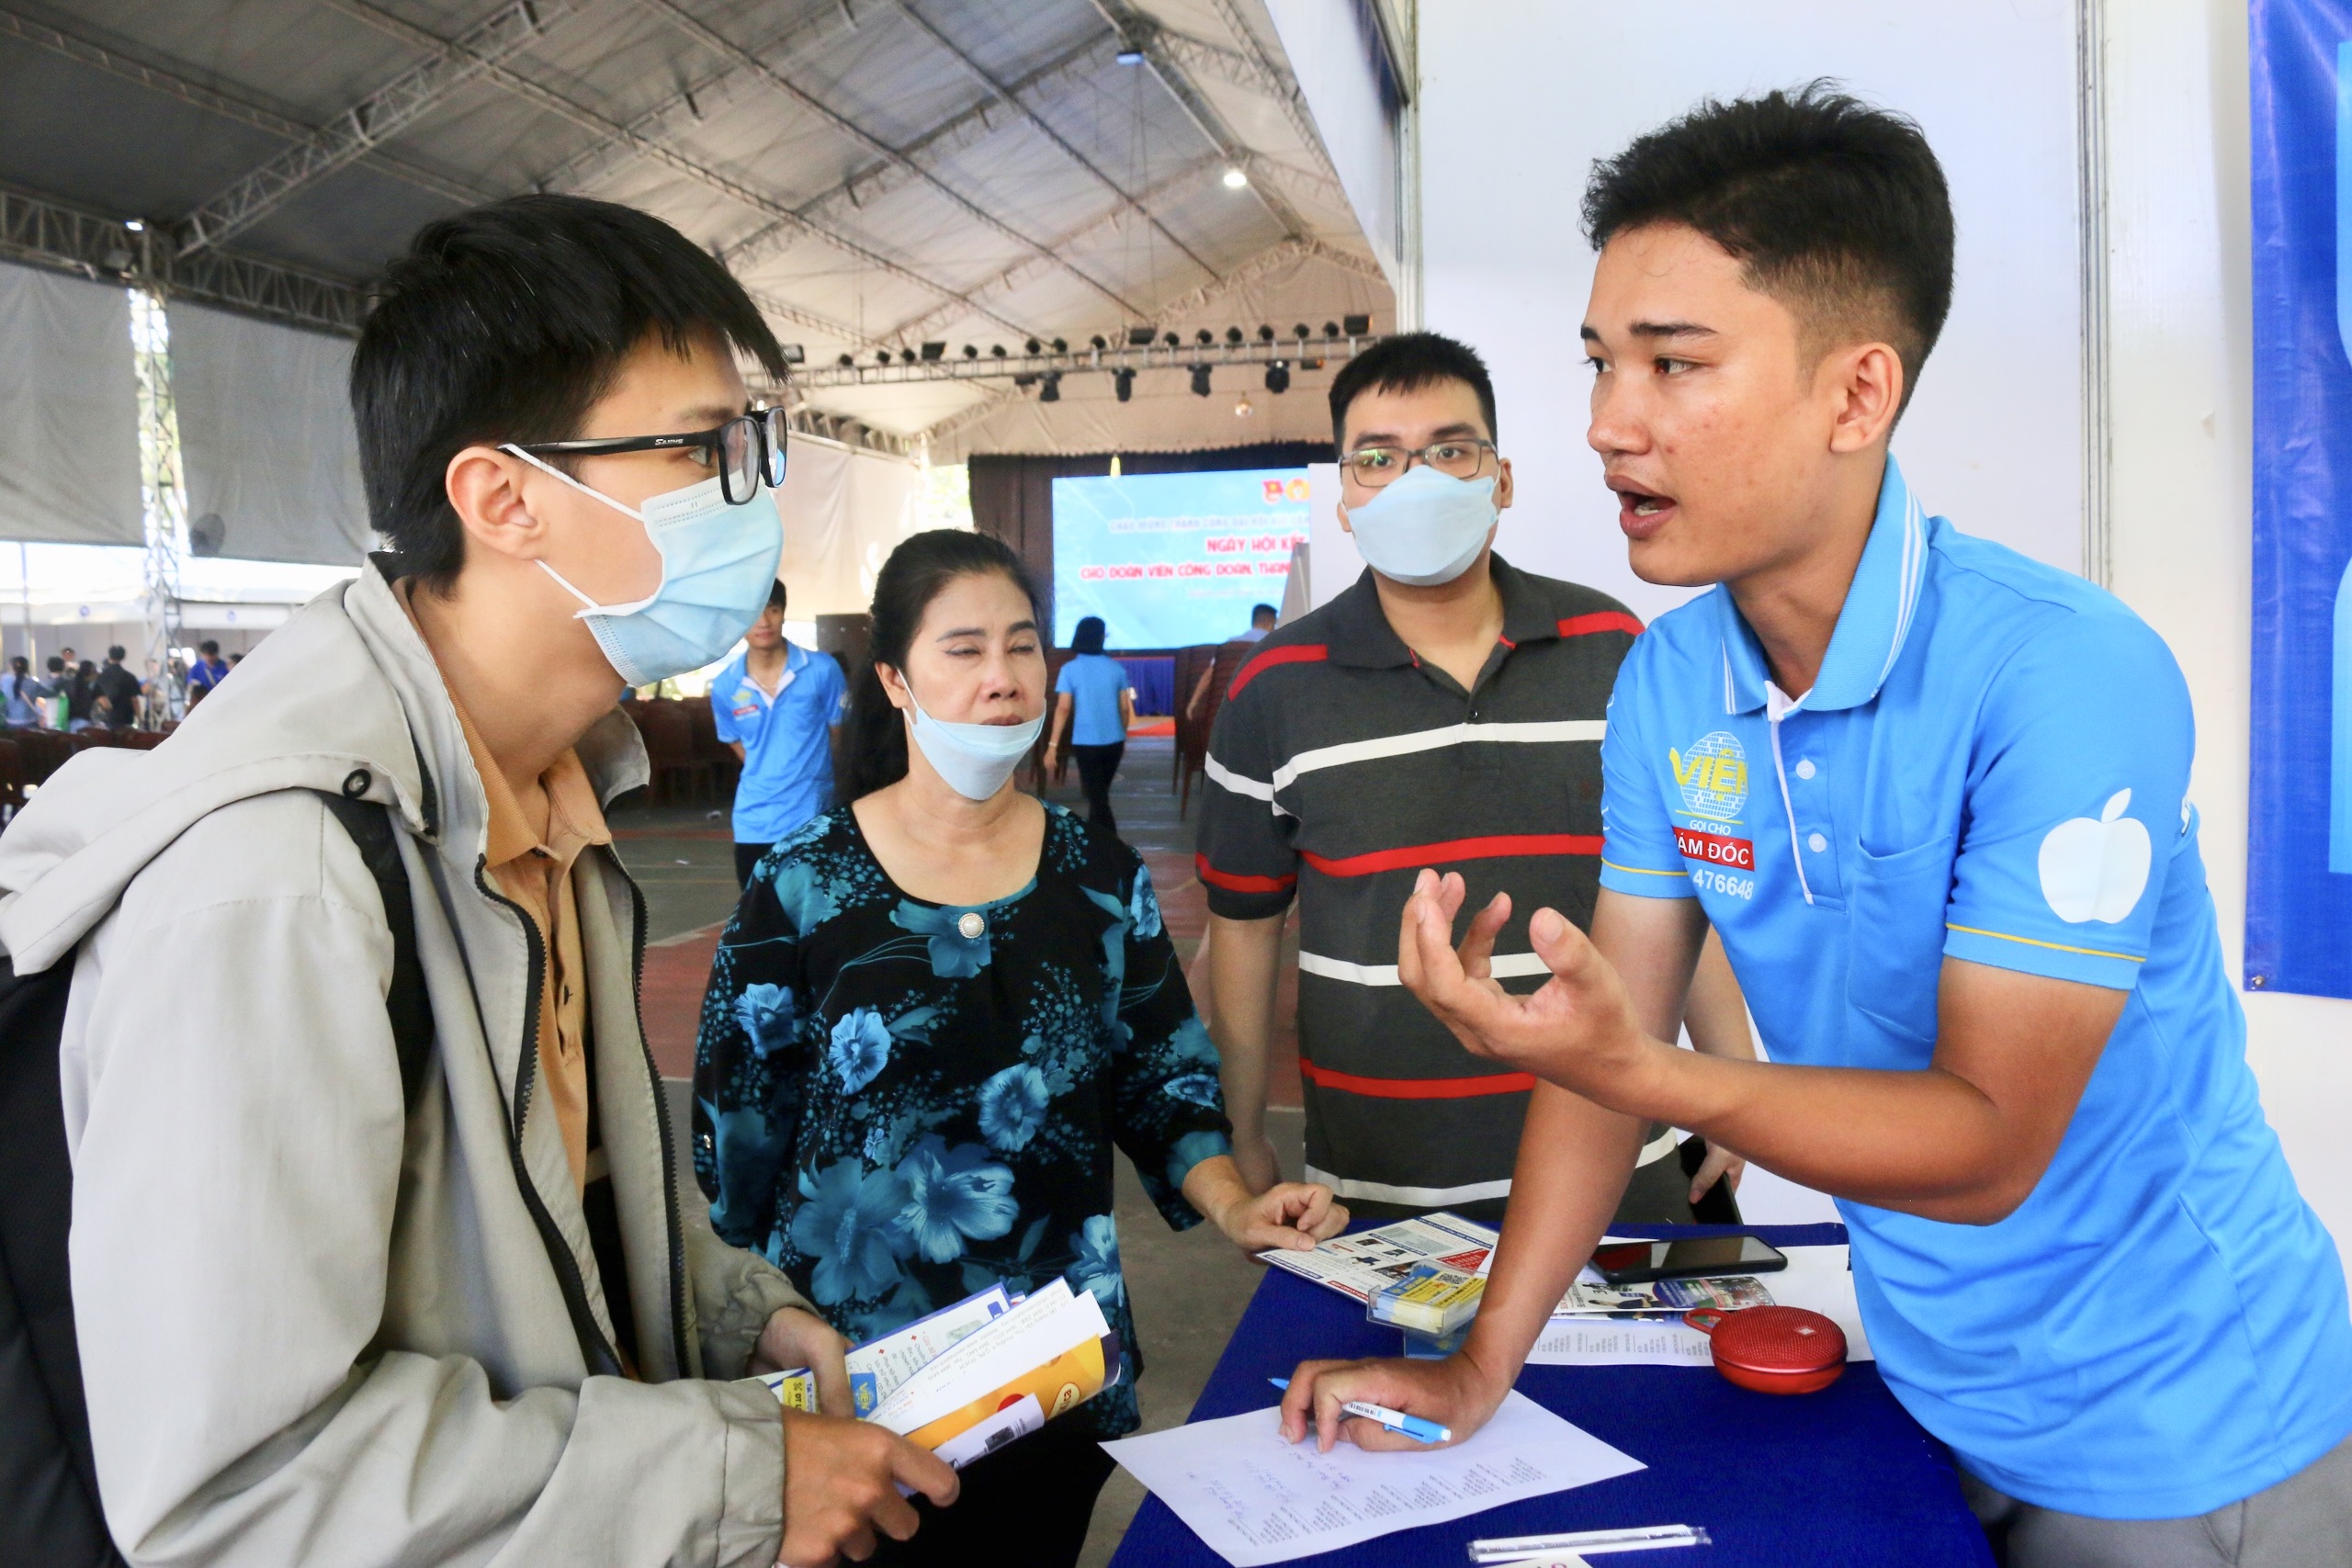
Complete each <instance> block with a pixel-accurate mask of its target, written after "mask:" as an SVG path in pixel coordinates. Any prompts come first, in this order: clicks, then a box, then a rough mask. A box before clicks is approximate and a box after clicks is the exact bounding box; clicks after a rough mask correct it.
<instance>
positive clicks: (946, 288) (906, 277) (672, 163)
mask: <svg viewBox="0 0 2352 1568" xmlns="http://www.w3.org/2000/svg"><path fill="white" fill-rule="evenodd" d="M326 3H327V4H329V5H331V6H334V8H335V9H336V10H338V11H341V12H343V13H344V14H345V15H346V16H349V17H355V18H356V19H357V20H360V21H363V22H366V23H367V24H368V25H369V26H370V27H373V28H377V29H378V30H379V31H382V32H385V33H388V34H390V35H391V36H392V37H395V38H401V39H408V40H409V41H411V42H413V43H416V44H419V45H421V46H422V47H425V48H437V49H442V50H447V49H450V48H452V47H454V46H452V45H450V44H448V43H447V41H445V40H443V39H439V38H436V37H435V35H433V34H432V33H430V32H427V31H425V30H424V28H419V27H417V26H416V25H415V24H413V23H412V22H408V21H404V20H402V19H401V17H397V16H394V15H393V14H392V13H391V12H390V11H387V10H385V9H384V8H383V7H382V6H378V5H376V4H374V3H373V0H326ZM481 75H482V77H483V79H484V80H486V81H491V82H494V83H496V84H497V85H499V86H501V87H503V88H504V89H505V90H506V91H507V92H509V93H511V94H513V95H514V96H516V97H519V98H522V99H524V100H525V101H526V102H528V103H532V104H536V105H537V106H538V107H541V108H543V109H546V110H547V111H548V112H549V113H550V114H554V115H556V116H559V117H560V118H563V119H567V120H569V121H571V123H572V124H573V125H576V126H578V127H580V128H581V129H582V130H586V131H588V132H589V133H590V134H592V135H594V136H596V137H598V138H600V139H604V140H609V141H621V142H625V143H627V144H628V146H629V147H630V148H631V149H632V150H633V151H634V152H637V153H638V154H639V156H641V157H645V158H650V159H652V160H653V161H655V162H657V163H659V164H662V165H664V166H665V167H668V168H671V169H673V170H675V171H676V172H678V173H679V174H682V175H685V176H686V177H687V178H689V179H691V180H693V181H695V183H696V184H698V185H701V186H707V188H709V189H711V190H714V191H716V192H718V194H719V195H721V196H724V197H727V198H728V199H729V200H730V201H733V202H736V203H738V204H739V205H741V206H743V207H747V208H750V209H752V211H754V212H757V213H759V214H760V215H761V216H763V217H764V218H767V219H769V220H773V221H775V222H779V223H785V224H789V225H791V226H793V227H795V228H797V229H798V230H799V231H801V232H802V233H803V234H805V235H807V236H808V237H809V239H812V240H817V241H820V242H822V243H825V244H827V245H830V246H831V247H832V248H833V249H835V250H837V251H839V252H841V253H842V254H844V255H847V256H850V257H852V258H853V259H854V260H856V261H859V262H862V263H864V264H865V265H867V266H869V267H872V268H873V269H875V270H876V272H881V273H887V274H888V275H889V276H892V277H896V278H899V279H900V280H901V281H903V282H906V283H910V284H912V285H913V286H914V287H916V288H921V289H923V290H924V291H926V292H928V293H932V294H936V295H939V296H941V297H943V298H944V299H955V300H959V301H961V302H962V303H964V304H966V305H967V306H969V307H970V308H971V310H972V311H973V313H974V314H976V315H979V316H982V317H985V318H986V319H987V320H989V321H994V322H996V323H997V324H998V325H999V326H1001V327H1002V328H1004V329H1005V330H1006V331H1008V332H1012V333H1022V334H1024V335H1025V333H1026V332H1027V329H1026V328H1024V327H1022V326H1021V325H1019V324H1018V323H1016V322H1013V321H1008V320H1006V319H1005V318H1004V317H1002V316H1000V315H998V314H997V313H996V312H994V311H993V310H989V308H988V307H986V306H985V305H981V304H978V303H977V302H976V301H974V300H972V299H969V298H968V297H967V295H965V294H964V292H963V291H961V290H959V289H957V288H954V287H952V286H951V285H949V284H946V283H943V282H941V281H940V280H939V279H937V278H935V277H932V276H928V275H926V274H923V273H921V272H917V271H916V270H915V269H914V268H912V267H910V266H907V265H902V264H901V263H899V262H895V261H893V260H891V259H890V258H889V257H888V256H886V255H883V254H880V253H878V252H876V251H872V250H869V249H867V248H866V247H865V246H864V245H861V244H859V243H857V242H856V241H854V240H853V239H851V238H850V237H849V236H848V235H846V234H842V233H841V232H839V231H835V230H832V229H828V228H826V227H825V226H824V225H822V224H820V223H813V222H810V221H809V220H807V219H805V218H803V217H801V216H800V215H799V214H798V213H797V212H795V211H794V210H793V209H791V208H789V207H787V206H786V205H785V204H784V203H783V202H781V201H779V200H778V199H776V198H775V197H773V196H770V195H768V194H767V193H766V192H765V191H762V190H755V189H753V188H752V186H747V185H745V184H744V183H743V182H742V181H741V180H739V179H736V178H734V177H733V176H731V175H725V174H722V173H720V172H719V171H718V170H717V169H714V168H712V167H710V166H709V165H708V164H703V163H700V162H697V161H696V160H695V159H693V158H690V157H688V156H686V154H684V152H679V151H678V150H677V149H676V148H674V147H672V146H670V145H669V144H668V143H666V142H664V141H657V140H655V139H653V138H651V137H648V136H645V135H642V134H640V133H639V132H638V131H635V130H631V129H630V128H629V127H628V126H625V125H622V124H620V123H619V122H617V121H616V120H613V119H608V118H605V116H604V115H603V114H600V113H598V112H597V111H596V110H594V109H592V108H590V107H587V106H586V105H584V104H580V103H575V102H574V101H573V100H571V98H568V97H566V96H563V95H562V94H560V93H559V92H557V91H555V90H554V89H553V88H551V87H546V86H542V85H540V84H538V83H537V82H535V81H533V80H531V79H530V78H529V77H527V76H525V75H522V74H520V73H517V72H515V70H513V69H512V68H510V67H508V66H506V65H503V64H497V63H490V62H484V63H483V65H482V68H481Z"/></svg>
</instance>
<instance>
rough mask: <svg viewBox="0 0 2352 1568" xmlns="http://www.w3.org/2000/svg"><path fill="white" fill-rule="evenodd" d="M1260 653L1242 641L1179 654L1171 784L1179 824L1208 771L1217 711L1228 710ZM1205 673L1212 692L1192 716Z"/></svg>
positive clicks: (1249, 643) (1206, 645)
mask: <svg viewBox="0 0 2352 1568" xmlns="http://www.w3.org/2000/svg"><path fill="white" fill-rule="evenodd" d="M1257 651H1258V645H1257V644H1256V643H1254V642H1241V641H1234V642H1224V643H1203V644H1201V645H1200V646H1199V647H1197V648H1180V649H1177V650H1176V773H1175V777H1173V778H1172V779H1170V781H1169V783H1170V784H1171V785H1173V786H1174V787H1175V789H1176V792H1177V793H1176V816H1177V818H1178V819H1179V820H1182V818H1183V816H1184V813H1185V811H1186V810H1187V809H1189V808H1190V807H1191V806H1192V802H1193V780H1194V779H1196V778H1199V777H1200V776H1201V775H1202V774H1203V773H1205V772H1207V770H1208V765H1209V732H1210V731H1211V730H1212V729H1214V728H1216V716H1217V710H1218V709H1220V708H1222V707H1224V706H1225V694H1226V693H1227V692H1228V691H1230V690H1231V689H1232V686H1233V678H1234V676H1236V675H1238V674H1239V673H1240V671H1241V666H1242V665H1243V664H1245V663H1247V662H1248V661H1249V659H1250V655H1251V654H1253V653H1255V652H1257ZM1204 670H1205V671H1209V689H1208V690H1207V692H1205V693H1204V694H1202V697H1201V711H1200V713H1199V715H1198V716H1188V715H1187V714H1186V713H1185V712H1184V708H1185V705H1187V704H1189V703H1190V702H1191V701H1192V700H1193V687H1195V686H1197V685H1199V684H1200V682H1201V671H1204Z"/></svg>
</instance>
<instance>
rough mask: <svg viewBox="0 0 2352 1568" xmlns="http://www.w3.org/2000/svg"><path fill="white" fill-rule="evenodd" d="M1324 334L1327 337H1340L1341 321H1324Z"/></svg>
mask: <svg viewBox="0 0 2352 1568" xmlns="http://www.w3.org/2000/svg"><path fill="white" fill-rule="evenodd" d="M1323 335H1324V336H1325V337H1333V338H1335V337H1338V336H1339V335H1340V323H1339V322H1337V321H1326V322H1324V323H1323Z"/></svg>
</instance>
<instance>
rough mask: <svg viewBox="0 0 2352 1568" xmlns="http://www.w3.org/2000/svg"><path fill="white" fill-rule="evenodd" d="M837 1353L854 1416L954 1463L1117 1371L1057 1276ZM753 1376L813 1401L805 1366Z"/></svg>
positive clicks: (1080, 1304)
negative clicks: (1021, 1293)
mask: <svg viewBox="0 0 2352 1568" xmlns="http://www.w3.org/2000/svg"><path fill="white" fill-rule="evenodd" d="M847 1359H848V1362H849V1370H850V1382H851V1391H852V1394H853V1397H854V1399H855V1401H856V1404H857V1411H856V1414H857V1416H859V1418H861V1419H865V1420H871V1421H873V1422H875V1423H876V1425H878V1426H883V1427H888V1428H889V1429H890V1430H891V1431H894V1432H897V1433H899V1435H901V1436H902V1437H905V1438H908V1439H909V1440H910V1441H912V1442H915V1443H918V1444H920V1445H921V1446H922V1447H924V1448H927V1449H930V1450H933V1452H935V1453H937V1454H938V1455H939V1456H940V1457H941V1458H943V1459H944V1460H946V1461H947V1462H948V1463H949V1464H951V1465H955V1466H956V1467H958V1468H961V1467H962V1466H964V1465H966V1464H968V1463H969V1462H971V1461H973V1460H976V1459H978V1458H979V1457H981V1456H982V1455H983V1454H988V1453H993V1452H994V1451H995V1450H998V1449H1000V1448H1002V1447H1003V1446H1004V1445H1005V1444H1007V1443H1010V1442H1013V1441H1016V1440H1018V1439H1019V1438H1023V1437H1026V1436H1027V1435H1028V1434H1030V1433H1031V1432H1034V1431H1035V1430H1037V1429H1038V1428H1039V1427H1043V1426H1044V1425H1045V1424H1046V1422H1047V1421H1050V1420H1052V1419H1053V1418H1054V1417H1055V1416H1061V1415H1065V1414H1067V1413H1068V1412H1069V1411H1071V1410H1073V1409H1076V1408H1077V1407H1078V1406H1079V1405H1080V1404H1085V1403H1086V1401H1088V1400H1090V1399H1091V1398H1093V1397H1094V1396H1095V1395H1096V1394H1098V1393H1102V1392H1103V1390H1104V1389H1105V1388H1108V1387H1111V1386H1112V1385H1113V1384H1114V1383H1116V1382H1118V1381H1119V1379H1120V1378H1121V1376H1122V1375H1124V1370H1125V1368H1124V1359H1123V1357H1122V1356H1121V1354H1120V1350H1119V1337H1118V1335H1117V1334H1116V1333H1115V1332H1114V1330H1113V1329H1112V1327H1111V1325H1110V1324H1109V1322H1108V1321H1107V1320H1106V1319H1105V1318H1104V1317H1103V1309H1102V1307H1101V1305H1100V1304H1099V1303H1097V1302H1096V1301H1095V1299H1094V1296H1093V1294H1092V1293H1091V1292H1084V1291H1079V1292H1073V1291H1072V1290H1071V1289H1070V1288H1069V1282H1068V1281H1067V1280H1054V1281H1053V1282H1052V1283H1050V1284H1048V1285H1046V1286H1045V1287H1043V1288H1042V1289H1040V1290H1038V1291H1035V1292H1032V1293H1031V1294H1030V1295H1028V1296H1026V1297H1022V1298H1014V1297H1012V1296H1009V1295H1007V1294H1006V1292H1005V1291H1004V1290H1003V1288H1002V1287H1001V1286H992V1287H990V1288H989V1290H986V1291H982V1292H978V1293H977V1294H975V1295H972V1296H968V1297H967V1298H965V1299H964V1300H963V1301H960V1302H957V1303H955V1304H954V1305H953V1306H949V1307H945V1308H943V1309H942V1310H940V1311H938V1312H935V1313H933V1314H931V1315H930V1316H928V1317H925V1318H922V1319H919V1320H918V1321H916V1322H914V1323H910V1324H909V1325H906V1326H905V1327H903V1328H899V1329H897V1330H895V1331H893V1332H892V1333H890V1334H888V1335H885V1336H883V1337H881V1338H879V1339H876V1340H873V1341H870V1342H869V1343H867V1344H865V1345H861V1346H859V1347H857V1348H855V1349H853V1350H852V1351H850V1353H849V1356H848V1358H847ZM761 1381H762V1382H764V1383H766V1384H767V1386H768V1387H769V1388H771V1389H772V1390H774V1391H775V1395H776V1398H777V1399H778V1400H779V1401H780V1402H782V1403H783V1404H785V1405H786V1407H787V1408H790V1409H795V1410H814V1409H815V1408H816V1407H817V1400H816V1394H815V1389H814V1382H815V1380H814V1378H813V1377H812V1376H811V1375H810V1374H809V1371H808V1370H807V1369H806V1368H801V1369H797V1370H795V1371H788V1372H772V1373H769V1374H768V1375H766V1376H765V1377H763V1379H761Z"/></svg>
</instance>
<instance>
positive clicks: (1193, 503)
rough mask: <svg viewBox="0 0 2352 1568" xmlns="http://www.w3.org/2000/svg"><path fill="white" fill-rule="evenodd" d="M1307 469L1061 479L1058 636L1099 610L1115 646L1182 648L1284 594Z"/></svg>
mask: <svg viewBox="0 0 2352 1568" xmlns="http://www.w3.org/2000/svg"><path fill="white" fill-rule="evenodd" d="M1306 518H1307V503H1306V469H1305V468H1236V469H1229V470H1227V471H1225V472H1222V473H1199V474H1130V475H1125V476H1124V477H1121V478H1117V479H1056V480H1055V481H1054V641H1055V642H1056V643H1057V644H1058V645H1060V646H1062V647H1065V648H1067V647H1069V639H1070V633H1071V631H1072V630H1073V629H1074V628H1075V627H1076V626H1077V625H1078V623H1079V621H1080V619H1081V618H1083V617H1084V616H1087V615H1100V616H1102V617H1103V625H1104V626H1106V627H1107V628H1108V637H1106V639H1105V640H1106V641H1107V643H1108V645H1109V646H1110V647H1112V648H1185V647H1189V646H1191V645H1193V644H1194V643H1203V642H1223V641H1224V640H1225V639H1226V638H1227V637H1232V636H1234V635H1236V634H1237V633H1239V632H1241V631H1243V630H1245V629H1247V628H1248V626H1249V625H1250V606H1251V605H1253V604H1272V605H1274V606H1276V607H1277V608H1279V607H1280V606H1281V604H1282V602H1283V582H1284V581H1285V580H1286V579H1287V578H1288V577H1289V575H1290V555H1291V547H1292V546H1293V545H1295V544H1298V543H1300V542H1302V541H1304V540H1305V539H1306Z"/></svg>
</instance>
